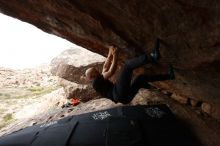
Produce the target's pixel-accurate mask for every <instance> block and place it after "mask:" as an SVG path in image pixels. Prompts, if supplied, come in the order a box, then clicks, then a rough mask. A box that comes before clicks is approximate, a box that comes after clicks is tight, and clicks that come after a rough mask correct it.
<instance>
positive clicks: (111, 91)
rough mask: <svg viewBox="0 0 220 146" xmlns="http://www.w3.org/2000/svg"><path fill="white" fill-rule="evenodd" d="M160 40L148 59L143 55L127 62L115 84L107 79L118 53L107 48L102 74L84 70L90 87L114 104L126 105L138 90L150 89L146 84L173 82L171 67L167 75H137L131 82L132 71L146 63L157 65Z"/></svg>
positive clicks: (114, 48) (111, 47) (113, 68)
mask: <svg viewBox="0 0 220 146" xmlns="http://www.w3.org/2000/svg"><path fill="white" fill-rule="evenodd" d="M159 48H160V40H159V39H157V40H156V43H155V47H154V49H153V51H152V52H151V53H150V55H149V57H148V55H147V54H146V53H145V54H143V55H141V56H139V57H136V58H133V59H130V60H127V61H126V62H125V64H124V66H123V67H122V68H121V70H120V73H119V76H118V78H117V79H116V82H115V83H113V82H111V81H110V80H109V78H110V77H111V76H112V75H113V74H114V73H115V71H116V64H117V56H118V51H117V47H116V46H110V47H109V53H108V56H107V58H106V61H105V63H104V65H103V69H102V73H100V72H99V71H98V70H97V69H96V68H95V67H91V68H89V69H87V70H86V72H85V75H86V78H87V79H88V80H89V81H92V86H93V88H94V89H95V90H96V92H98V93H99V94H100V95H101V96H103V97H105V98H108V99H111V100H112V101H114V102H115V103H117V102H120V103H123V104H127V103H129V102H131V101H132V99H133V98H134V96H135V95H136V94H137V92H138V90H139V89H140V88H146V89H149V88H150V84H149V83H148V82H154V81H164V80H173V79H174V78H175V76H174V71H173V67H172V66H171V65H170V66H169V71H168V73H167V74H161V75H152V76H148V75H145V74H141V75H138V76H137V77H135V78H134V79H133V80H132V74H133V70H134V69H136V68H138V67H140V66H142V65H145V64H147V63H157V62H158V60H159V59H160V51H159Z"/></svg>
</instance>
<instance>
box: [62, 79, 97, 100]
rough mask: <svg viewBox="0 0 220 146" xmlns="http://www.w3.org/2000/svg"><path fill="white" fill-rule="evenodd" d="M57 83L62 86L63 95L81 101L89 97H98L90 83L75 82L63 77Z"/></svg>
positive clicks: (89, 98)
mask: <svg viewBox="0 0 220 146" xmlns="http://www.w3.org/2000/svg"><path fill="white" fill-rule="evenodd" d="M59 84H60V85H61V86H62V87H63V88H64V91H65V97H66V98H68V99H70V98H75V99H78V100H80V101H81V102H87V101H89V100H91V99H97V98H100V96H99V95H97V93H96V92H95V90H94V89H93V88H92V86H91V85H87V84H84V85H83V84H76V83H74V82H70V81H68V80H65V79H62V78H61V79H60V81H59Z"/></svg>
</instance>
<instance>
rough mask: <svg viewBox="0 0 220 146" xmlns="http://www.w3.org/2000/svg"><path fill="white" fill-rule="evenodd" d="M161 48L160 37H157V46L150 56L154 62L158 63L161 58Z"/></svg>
mask: <svg viewBox="0 0 220 146" xmlns="http://www.w3.org/2000/svg"><path fill="white" fill-rule="evenodd" d="M159 48H160V39H157V40H156V43H155V47H154V49H153V50H152V52H151V53H150V57H151V59H152V62H154V63H157V61H158V60H159V59H160V51H159Z"/></svg>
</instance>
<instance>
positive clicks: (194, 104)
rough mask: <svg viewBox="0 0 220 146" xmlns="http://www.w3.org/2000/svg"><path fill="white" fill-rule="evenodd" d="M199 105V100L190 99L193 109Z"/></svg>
mask: <svg viewBox="0 0 220 146" xmlns="http://www.w3.org/2000/svg"><path fill="white" fill-rule="evenodd" d="M198 103H199V101H198V100H195V99H190V104H191V105H192V106H193V107H195V106H197V105H198Z"/></svg>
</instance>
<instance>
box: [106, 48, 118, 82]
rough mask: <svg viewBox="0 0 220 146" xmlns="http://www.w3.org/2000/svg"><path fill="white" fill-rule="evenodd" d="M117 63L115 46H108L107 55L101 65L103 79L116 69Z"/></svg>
mask: <svg viewBox="0 0 220 146" xmlns="http://www.w3.org/2000/svg"><path fill="white" fill-rule="evenodd" d="M116 64H117V48H116V47H113V46H111V47H110V48H109V52H108V57H107V58H106V61H105V63H104V65H103V69H102V75H103V77H104V78H105V79H108V78H110V77H111V76H112V75H113V74H114V73H115V70H116Z"/></svg>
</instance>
